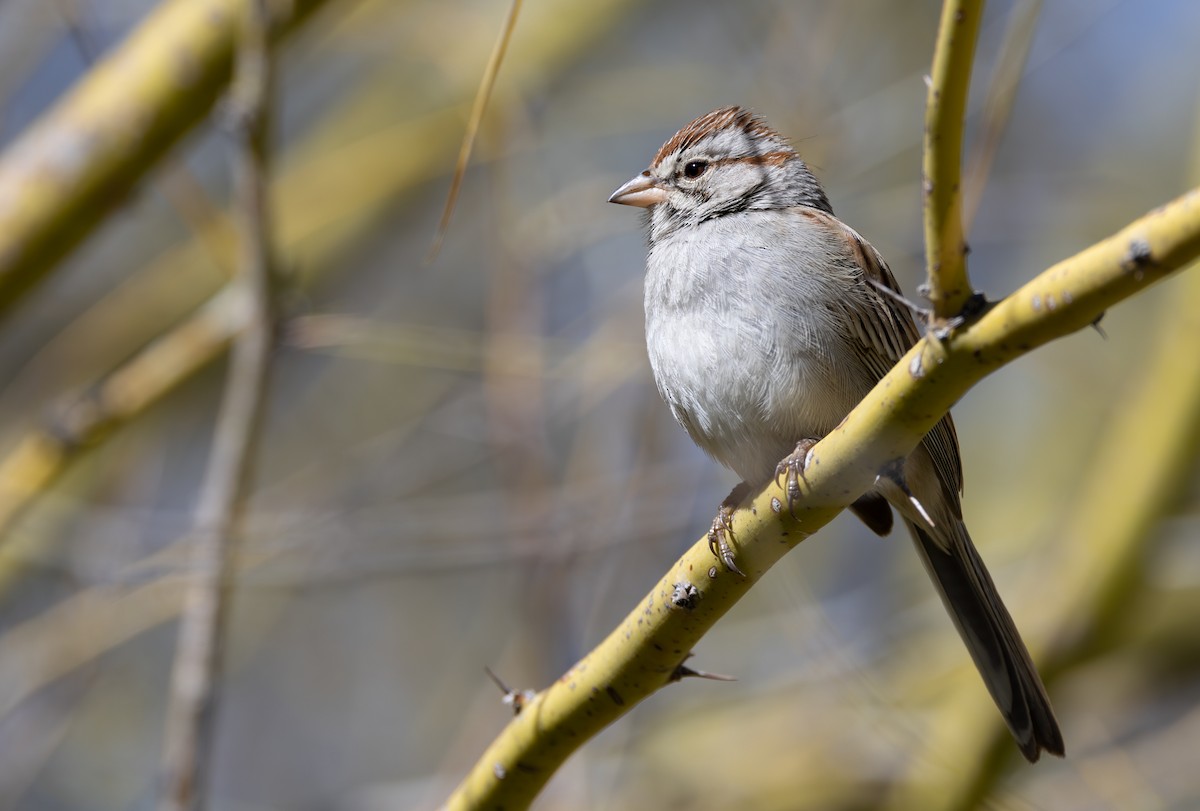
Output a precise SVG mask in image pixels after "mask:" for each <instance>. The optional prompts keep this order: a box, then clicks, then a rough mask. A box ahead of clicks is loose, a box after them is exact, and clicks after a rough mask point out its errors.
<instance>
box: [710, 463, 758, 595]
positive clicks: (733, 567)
mask: <svg viewBox="0 0 1200 811" xmlns="http://www.w3.org/2000/svg"><path fill="white" fill-rule="evenodd" d="M749 491H750V487H749V485H747V484H746V483H745V482H740V483H739V484H738V486H737V487H735V488H733V489H732V490H730V491H729V495H727V496H725V500H724V501H722V502H721V506H720V507H718V508H717V517H716V518H714V519H713V522H712V527H710V528H709V530H708V548H709V549H710V550H712V553H713V555H714V556H715V557H716V558H717V559H718V560H720V561H721V562H722V563H723V564H725V568H726V569H728V570H729V571H731V572H733V573H734V574H736V575H741V576H742V577H745V576H746V573H745V572H743V571H742V570H741V569H739V568H738V567H737V564H736V563H734V561H733V547H731V546H730V545H729V542H730V541H731V540H733V511H734V510H735V509H737V505H738V504H740V503H741V502H742V499H743V498H745V497H746V494H747V493H748V492H749Z"/></svg>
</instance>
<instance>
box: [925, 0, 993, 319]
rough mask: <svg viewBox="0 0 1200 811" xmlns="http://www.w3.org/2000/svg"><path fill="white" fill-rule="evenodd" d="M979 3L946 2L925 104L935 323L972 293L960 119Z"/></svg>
mask: <svg viewBox="0 0 1200 811" xmlns="http://www.w3.org/2000/svg"><path fill="white" fill-rule="evenodd" d="M982 17H983V0H946V2H945V4H944V5H943V6H942V21H941V23H940V25H939V26H938V37H937V46H936V50H935V51H934V54H933V68H932V70H931V71H930V76H929V78H930V81H929V94H928V98H927V99H926V102H925V149H924V155H925V157H924V166H923V169H924V174H925V257H926V259H925V261H926V271H927V274H926V275H927V277H928V281H927V289H928V293H927V295H928V297H929V301H930V302H931V303H932V304H933V311H934V315H935V316H937V317H938V318H939V319H947V318H952V317H954V316H956V315H958V314H959V313H961V312H962V311H963V307H964V305H966V303H967V299H969V298H970V296H971V294H972V293H973V292H974V290H973V288H972V287H971V282H970V280H969V279H968V278H967V266H966V241H965V239H964V237H963V221H962V188H961V185H960V181H959V171H960V167H961V165H962V131H963V117H964V115H965V112H966V108H967V90H968V88H969V87H970V84H971V64H972V62H973V61H974V56H975V40H976V38H977V36H978V34H979V21H980V18H982Z"/></svg>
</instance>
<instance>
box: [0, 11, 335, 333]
mask: <svg viewBox="0 0 1200 811" xmlns="http://www.w3.org/2000/svg"><path fill="white" fill-rule="evenodd" d="M322 1H323V0H271V2H270V4H269V13H270V26H271V33H272V35H273V36H281V35H282V34H284V33H286V32H287V31H288V30H290V29H291V28H293V27H294V26H295V25H296V24H298V23H299V22H301V21H302V20H303V19H304V18H305V17H306V16H307V15H308V14H309V13H310V12H312V11H313V10H314V9H316V8H317V7H318V6H320V5H321V3H322ZM242 6H243V0H171V2H167V3H164V4H163V5H162V6H160V7H159V8H158V9H156V10H155V11H154V12H153V13H152V14H150V15H149V17H148V18H147V19H146V21H145V22H143V23H142V24H141V26H139V27H138V29H137V30H136V31H135V32H134V33H133V34H131V35H130V36H129V38H128V39H127V40H126V41H125V42H124V43H123V44H122V45H121V46H120V48H119V49H118V50H116V52H114V53H113V54H112V55H111V56H109V57H108V58H107V59H105V60H104V61H102V62H101V63H100V64H98V65H97V66H96V67H95V68H94V69H93V70H91V71H90V72H89V73H88V74H87V75H86V76H84V77H83V78H82V79H81V80H80V81H79V83H78V84H77V85H76V86H75V87H74V88H73V89H72V90H71V91H70V92H69V93H68V94H67V95H66V97H65V98H63V99H62V100H61V101H60V102H59V103H58V104H56V105H55V106H54V107H53V108H52V109H51V110H50V111H49V112H48V113H46V114H45V115H43V116H42V117H41V118H40V119H39V120H38V121H37V122H36V123H34V124H33V125H32V126H31V127H30V128H29V129H28V130H27V131H26V132H25V133H24V134H23V135H22V136H21V137H20V138H19V139H18V140H17V141H16V142H15V143H13V144H12V146H10V147H9V148H8V150H6V151H5V153H4V155H3V156H0V314H2V313H3V312H4V311H5V310H7V309H8V308H10V307H12V306H13V305H14V304H15V303H16V302H17V300H18V299H19V298H20V297H21V295H22V294H23V293H24V292H26V291H27V290H28V289H29V288H31V287H32V286H33V285H34V284H36V283H37V282H38V281H40V280H41V279H42V278H43V277H44V276H46V275H48V274H49V273H50V271H51V270H52V269H53V267H54V265H55V263H56V262H57V261H58V260H59V259H61V258H62V257H63V256H65V255H66V254H67V253H68V252H69V251H70V250H71V249H72V248H73V247H74V246H75V245H76V244H77V243H78V242H80V241H81V240H83V239H84V238H85V237H86V236H87V235H88V234H89V233H90V232H91V231H92V230H93V229H94V228H95V227H96V226H97V225H99V224H100V223H101V222H103V221H104V216H103V215H104V214H105V213H107V212H108V211H110V210H111V209H112V208H113V206H114V203H116V202H119V201H120V200H122V199H123V198H125V197H126V196H127V195H128V194H129V192H130V191H132V190H133V188H134V186H135V184H136V183H137V181H138V180H139V179H140V178H141V177H142V175H144V174H145V173H146V172H147V171H148V170H149V169H150V168H151V167H152V166H153V165H154V164H155V163H156V162H157V161H158V159H159V158H161V157H162V156H163V154H164V153H165V152H166V151H167V149H168V148H170V146H171V145H172V144H174V143H175V141H177V140H178V139H179V138H180V137H181V136H182V135H183V134H184V133H186V132H187V131H188V130H189V129H191V127H193V126H194V125H195V124H197V123H198V122H200V121H201V120H203V118H204V117H205V116H206V115H207V114H208V111H209V109H210V108H211V107H212V105H213V102H215V101H216V99H217V98H218V96H219V95H220V94H221V91H222V89H223V88H224V86H225V84H226V83H227V82H228V80H229V75H230V70H231V65H232V61H233V52H234V40H235V36H236V33H237V27H238V12H239V9H241V7H242Z"/></svg>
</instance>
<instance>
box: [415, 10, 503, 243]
mask: <svg viewBox="0 0 1200 811" xmlns="http://www.w3.org/2000/svg"><path fill="white" fill-rule="evenodd" d="M520 12H521V0H512V4H511V5H510V6H509V7H508V16H507V17H505V18H504V24H503V26H501V28H500V36H499V37H497V38H496V44H495V46H493V48H492V55H491V56H490V57H488V63H487V67H486V68H484V71H483V79H482V80H481V81H480V83H479V89H478V90H477V91H476V92H475V102H474V104H473V105H472V107H471V117H470V118H468V119H467V131H466V132H465V133H464V134H463V140H462V147H461V148H460V149H459V151H458V161H457V163H456V164H455V166H454V177H453V178H452V179H451V180H450V192H449V194H447V195H446V207H445V208H443V209H442V218H441V220H440V221H439V222H438V227H437V234H436V235H434V238H433V245H432V246H430V248H429V253H428V254H426V256H425V261H426V262H432V261H433V260H434V259H436V258H437V255H438V252H439V251H441V249H442V242H443V240H445V238H446V229H448V228H449V227H450V217H451V216H453V214H454V204H455V202H456V201H457V200H458V190H459V189H460V188H461V187H462V181H463V176H464V175H465V174H466V173H467V163H469V162H470V160H471V150H472V149H473V148H474V146H475V136H476V135H478V134H479V125H480V123H481V122H482V121H483V114H484V113H485V112H486V111H487V105H488V100H489V99H491V97H492V88H494V87H495V86H496V77H497V76H499V75H500V65H501V63H503V62H504V53H505V51H507V50H508V42H509V40H511V39H512V33H513V29H515V28H516V27H517V15H518V14H520Z"/></svg>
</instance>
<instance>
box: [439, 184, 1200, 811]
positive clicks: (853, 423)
mask: <svg viewBox="0 0 1200 811" xmlns="http://www.w3.org/2000/svg"><path fill="white" fill-rule="evenodd" d="M1197 256H1200V189H1196V190H1193V191H1191V192H1189V193H1188V194H1186V195H1184V196H1183V197H1180V198H1178V199H1176V200H1174V201H1173V202H1171V203H1168V204H1166V205H1164V206H1161V207H1160V208H1158V209H1155V210H1154V211H1152V212H1150V213H1149V214H1147V215H1145V216H1143V217H1142V218H1141V219H1139V220H1137V221H1135V222H1133V223H1132V224H1130V225H1129V226H1127V227H1125V228H1124V229H1122V230H1121V231H1120V232H1118V233H1117V234H1115V235H1113V236H1111V237H1109V238H1108V239H1105V240H1103V241H1101V242H1098V243H1096V244H1095V245H1093V246H1091V247H1090V248H1087V249H1086V250H1084V251H1083V252H1081V253H1079V254H1077V255H1076V256H1074V257H1072V258H1070V259H1067V260H1065V261H1063V262H1060V263H1059V264H1057V265H1055V266H1054V267H1051V268H1050V269H1048V270H1046V271H1045V272H1043V273H1042V274H1040V275H1039V276H1037V277H1036V278H1035V279H1033V280H1032V281H1030V282H1029V283H1028V284H1026V285H1025V286H1024V287H1022V288H1021V289H1020V290H1018V291H1016V292H1015V293H1013V294H1012V295H1011V296H1009V297H1008V298H1007V299H1005V300H1004V301H1001V302H999V303H997V304H996V305H995V306H994V307H992V308H991V309H990V310H989V311H988V312H987V313H985V314H984V315H983V316H982V317H981V318H980V319H979V320H978V321H976V322H974V323H971V324H967V325H965V326H964V327H963V328H962V329H960V330H957V331H955V332H952V333H951V334H949V335H947V336H946V337H945V338H943V339H941V340H938V341H931V340H929V339H923V340H921V341H920V342H918V343H917V344H916V345H915V346H914V347H913V348H912V349H911V350H910V351H909V352H908V353H907V354H906V355H905V356H904V357H903V358H902V359H901V360H900V362H899V363H898V364H897V365H896V366H895V368H893V369H892V371H891V372H889V373H888V374H887V375H886V376H885V377H884V378H883V380H881V381H880V382H879V384H878V385H877V386H876V387H875V388H874V390H872V392H871V393H870V394H869V395H868V396H867V397H866V398H865V399H864V400H863V401H862V402H861V403H859V404H858V406H856V407H855V409H854V410H853V411H852V412H850V414H849V415H848V416H847V417H846V419H845V420H844V421H843V422H842V424H841V425H840V426H838V428H836V429H835V430H834V431H832V432H831V433H829V434H828V435H827V436H826V437H825V438H824V439H822V440H821V441H820V443H818V444H817V445H816V446H815V447H814V448H813V450H812V452H811V454H810V457H809V463H808V466H807V470H806V471H805V478H804V480H802V482H801V486H802V490H803V494H802V496H801V497H800V499H799V500H798V501H797V503H796V504H795V510H794V516H795V517H794V518H792V517H789V515H788V513H789V511H788V509H787V508H786V507H784V506H782V503H783V502H784V500H785V498H786V494H785V493H784V491H783V490H782V489H781V488H780V487H779V486H778V485H777V484H772V485H769V486H768V487H767V488H766V489H765V490H763V491H762V492H760V493H758V494H756V495H755V496H753V499H752V501H751V503H750V504H749V508H748V509H744V508H743V509H739V510H738V512H737V513H736V514H735V516H734V538H735V541H734V543H735V546H736V552H737V562H738V565H739V566H741V568H742V569H743V571H745V572H746V573H747V575H748V576H747V577H746V578H744V579H743V578H739V577H735V576H732V575H730V574H729V573H728V572H725V571H724V570H721V569H720V568H719V567H718V566H717V565H716V564H715V561H714V559H713V556H712V553H711V552H710V550H709V546H708V539H707V538H702V539H701V540H700V541H699V542H697V543H696V545H695V546H693V547H692V548H691V549H690V550H688V552H687V553H686V554H685V555H684V556H683V557H682V558H681V559H680V560H679V561H677V562H676V563H675V565H674V566H673V567H672V568H671V570H670V571H669V572H668V573H667V574H666V576H665V577H663V578H662V580H660V581H659V582H658V584H657V585H656V586H655V587H654V588H653V589H652V590H651V592H650V593H649V595H647V597H646V598H645V599H644V600H643V601H642V603H641V604H640V605H638V606H637V607H636V608H635V609H634V610H633V611H632V612H631V613H630V614H629V616H628V617H626V619H625V620H624V621H623V622H622V623H621V624H620V625H619V626H618V627H617V628H616V629H615V630H614V631H613V632H612V633H611V634H610V635H609V636H608V638H607V639H606V640H604V641H603V642H602V643H601V644H600V645H599V646H598V647H596V648H595V649H594V650H593V651H592V652H591V653H589V654H588V655H587V656H586V657H584V659H583V660H582V661H581V662H579V663H578V664H576V665H575V666H574V667H572V668H571V669H570V670H569V671H567V673H566V674H564V675H563V676H562V677H561V678H560V679H558V680H557V681H556V682H555V683H554V684H553V685H551V686H550V687H548V688H547V689H545V690H543V691H542V692H540V693H538V694H537V696H536V698H534V699H533V701H532V702H530V704H529V705H528V706H527V707H526V709H525V710H524V711H523V712H522V713H521V714H520V715H519V716H517V717H516V718H515V719H514V720H513V721H512V722H510V723H509V724H508V726H507V727H506V728H505V729H504V730H503V731H502V732H501V733H500V735H499V736H498V737H497V738H496V740H495V741H494V742H493V743H492V745H491V746H490V747H489V748H488V750H487V751H486V752H485V753H484V754H483V756H482V757H481V758H480V759H479V760H478V761H477V762H476V764H475V766H474V768H473V769H472V770H471V772H470V773H469V774H468V775H467V776H466V778H465V779H464V780H463V782H462V783H461V784H460V785H459V787H458V788H457V789H456V790H455V792H454V793H453V794H452V795H451V797H450V798H449V800H448V801H447V803H446V808H449V809H475V808H485V807H486V808H493V807H508V808H523V807H526V806H527V805H529V804H530V803H531V802H532V801H533V798H534V797H535V796H536V795H537V793H538V792H539V791H540V790H541V788H542V787H543V786H544V785H545V784H546V782H547V781H548V780H549V779H550V777H551V775H553V773H554V772H555V771H556V770H557V769H558V767H559V766H560V765H561V764H562V763H563V762H564V761H565V760H566V758H567V757H568V756H569V755H570V754H571V753H572V752H573V751H574V750H575V749H576V748H578V747H579V746H581V745H582V744H583V743H584V742H585V741H587V740H588V739H589V738H591V737H592V736H593V735H595V734H596V733H597V732H598V731H600V730H601V729H602V728H603V727H605V726H607V725H608V724H610V723H612V722H613V721H615V720H616V719H617V718H619V717H621V716H622V715H624V714H625V713H626V712H628V711H629V710H630V709H631V708H632V707H634V706H635V705H636V704H637V703H638V702H640V701H641V700H642V699H644V698H646V697H647V696H649V695H650V694H652V693H654V692H655V691H657V690H658V689H660V688H662V687H664V686H666V685H667V684H669V683H671V682H672V681H674V680H676V679H677V678H679V677H680V676H681V675H686V674H685V673H683V672H682V671H681V670H680V668H681V667H682V666H683V662H684V660H685V658H686V657H687V656H688V655H689V654H690V652H691V650H692V647H693V646H694V645H695V644H696V643H697V642H698V641H699V640H700V639H701V637H702V636H703V635H704V634H705V633H706V632H707V631H708V630H709V628H711V627H712V626H713V624H715V623H716V621H717V620H718V619H720V617H721V616H723V615H724V614H725V612H726V611H728V610H729V608H730V607H732V606H733V604H734V603H735V602H736V601H737V600H738V599H740V598H741V597H742V596H743V595H744V594H745V593H746V591H747V590H748V589H749V588H750V587H751V586H752V585H753V584H754V583H755V582H757V581H758V580H759V579H760V578H761V577H762V576H763V574H764V573H765V572H766V571H767V570H768V569H769V568H770V567H771V566H772V565H774V563H775V562H776V561H778V560H779V559H780V558H781V557H782V556H783V555H784V554H785V553H786V552H787V551H789V550H790V549H791V548H793V547H794V546H796V545H797V544H798V543H800V541H802V540H803V539H804V538H805V537H807V536H808V535H811V534H812V533H813V532H816V531H817V530H819V529H820V528H821V527H822V526H824V525H825V524H826V523H828V522H829V521H830V520H831V519H832V518H833V517H834V516H835V515H837V513H838V512H840V511H841V510H842V508H843V507H844V506H845V505H846V504H847V503H848V502H849V501H851V500H853V499H854V498H855V497H856V496H857V495H858V494H859V493H862V492H864V491H866V490H867V489H869V488H870V486H871V485H872V483H873V481H874V479H875V476H876V474H877V472H878V471H879V470H880V469H882V468H883V467H884V466H885V465H886V464H887V463H888V462H890V461H892V460H895V459H900V458H903V457H904V456H906V455H907V454H908V453H909V452H911V450H912V449H913V448H914V447H915V446H916V444H917V443H918V442H920V440H921V438H922V437H923V436H924V435H925V434H926V433H927V432H928V431H929V429H930V428H932V427H933V426H934V424H935V423H936V422H937V420H939V419H940V418H941V417H942V415H943V414H945V413H946V412H947V411H948V410H949V409H950V407H951V406H952V405H953V404H954V403H955V402H956V401H957V400H958V399H959V398H960V397H962V395H963V394H965V393H966V392H967V391H968V390H969V389H970V388H971V387H972V386H973V385H974V384H975V383H977V382H979V381H980V380H982V379H983V378H984V377H986V376H987V375H988V374H989V373H991V372H993V371H995V370H996V369H998V368H999V367H1001V366H1003V365H1004V364H1006V363H1009V362H1011V361H1012V360H1014V359H1016V358H1018V357H1020V356H1021V355H1024V354H1026V353H1027V352H1029V351H1031V350H1032V349H1034V348H1036V347H1038V346H1041V345H1042V344H1045V343H1047V342H1049V341H1051V340H1053V339H1055V338H1059V337H1062V336H1064V335H1068V334H1070V333H1072V332H1075V331H1076V330H1079V329H1082V328H1084V327H1086V326H1088V325H1090V324H1091V323H1093V322H1094V321H1095V320H1096V319H1097V318H1098V317H1099V316H1100V315H1101V314H1102V313H1103V312H1104V311H1105V309H1106V308H1108V307H1109V306H1111V305H1113V304H1116V303H1117V302H1119V301H1121V300H1122V299H1125V298H1127V297H1129V296H1131V295H1133V294H1134V293H1136V292H1138V291H1140V290H1142V289H1144V288H1146V287H1148V286H1149V285H1150V284H1152V283H1154V282H1156V281H1158V280H1160V279H1162V278H1164V277H1165V276H1167V275H1168V274H1170V273H1172V272H1174V271H1176V270H1178V269H1179V268H1181V267H1182V266H1183V265H1184V264H1186V263H1187V262H1190V261H1192V260H1193V259H1195V258H1196V257H1197ZM1119 467H1120V469H1124V467H1123V464H1122V465H1120V466H1119ZM743 506H745V505H743ZM706 572H707V574H705V573H706Z"/></svg>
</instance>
